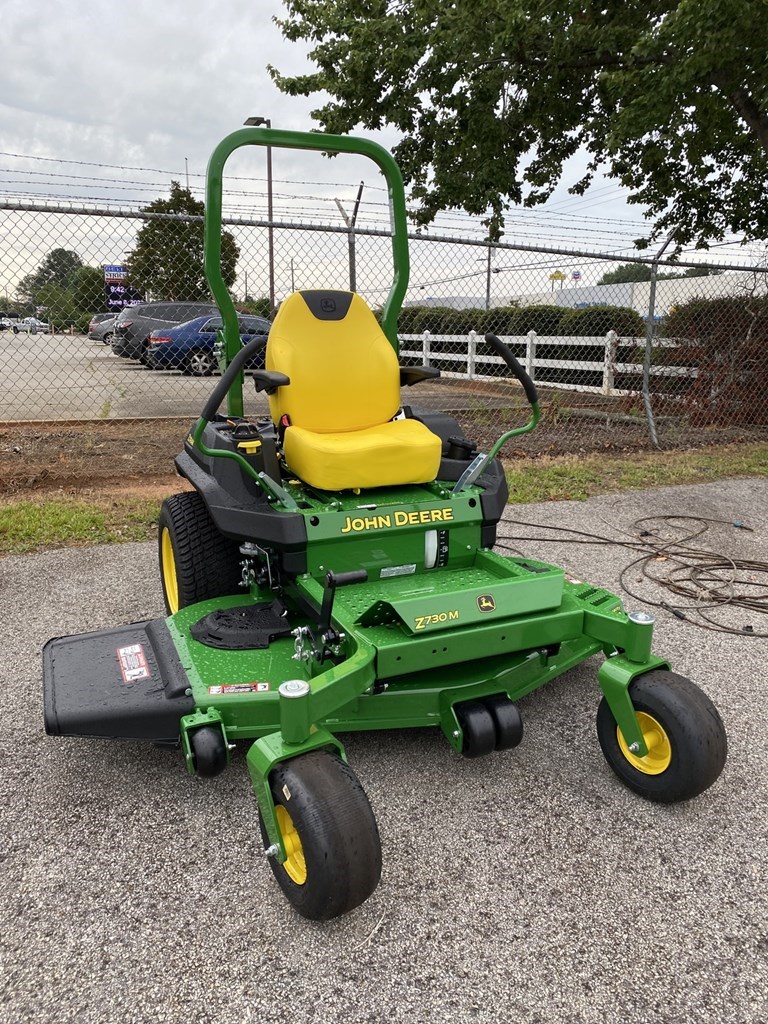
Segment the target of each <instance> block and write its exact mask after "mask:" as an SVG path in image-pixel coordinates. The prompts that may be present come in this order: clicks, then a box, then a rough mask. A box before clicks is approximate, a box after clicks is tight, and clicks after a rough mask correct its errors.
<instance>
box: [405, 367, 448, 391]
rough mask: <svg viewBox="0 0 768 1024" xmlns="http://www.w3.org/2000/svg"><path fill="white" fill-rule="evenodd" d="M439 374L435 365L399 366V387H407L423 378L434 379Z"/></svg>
mask: <svg viewBox="0 0 768 1024" xmlns="http://www.w3.org/2000/svg"><path fill="white" fill-rule="evenodd" d="M439 376H440V371H439V370H438V368H437V367H436V366H401V367H400V387H402V388H409V387H411V385H412V384H419V383H420V382H421V381H423V380H435V379H436V378H437V377H439Z"/></svg>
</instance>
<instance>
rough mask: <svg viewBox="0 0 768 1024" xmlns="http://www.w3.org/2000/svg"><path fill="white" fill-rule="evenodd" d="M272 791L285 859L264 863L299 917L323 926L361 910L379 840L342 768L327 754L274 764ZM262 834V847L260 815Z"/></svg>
mask: <svg viewBox="0 0 768 1024" xmlns="http://www.w3.org/2000/svg"><path fill="white" fill-rule="evenodd" d="M269 782H270V787H271V790H272V797H273V799H274V802H275V809H276V811H277V814H278V823H279V824H280V830H281V833H282V836H283V842H284V844H285V846H286V852H287V853H288V859H287V860H286V862H285V863H284V864H280V863H278V862H277V861H276V860H275V859H271V860H270V866H271V868H272V872H273V874H274V876H275V879H276V880H277V884H278V885H279V886H280V888H281V889H282V891H283V894H284V895H285V896H286V897H287V899H288V901H289V902H290V903H291V905H292V906H293V907H294V908H295V909H296V910H297V911H298V913H299V914H301V915H302V917H306V918H309V920H311V921H327V920H329V919H330V918H332V917H339V916H340V915H341V914H346V913H348V911H350V910H354V909H355V907H359V906H360V904H361V903H363V902H364V901H365V900H366V899H368V897H369V896H370V895H371V893H372V892H373V891H374V889H375V888H376V886H377V885H378V884H379V878H380V877H381V841H380V839H379V830H378V827H377V825H376V819H375V818H374V816H373V811H372V810H371V805H370V803H369V802H368V797H367V796H366V795H365V791H364V790H363V787H362V786H361V785H360V782H359V781H358V778H357V776H356V775H355V773H354V772H353V770H352V769H351V768H350V767H349V765H348V764H345V762H344V761H342V760H340V758H338V757H337V756H335V755H334V754H331V753H329V752H328V751H326V750H314V751H312V752H310V753H309V754H302V755H301V756H300V757H295V758H292V759H291V760H290V761H283V762H281V763H280V764H278V765H277V766H276V767H275V768H274V769H273V770H272V773H271V775H270V779H269ZM259 822H260V825H261V834H262V838H263V839H264V842H265V845H266V843H267V835H266V830H265V828H264V823H263V821H262V820H261V815H259Z"/></svg>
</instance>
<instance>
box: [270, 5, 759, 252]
mask: <svg viewBox="0 0 768 1024" xmlns="http://www.w3.org/2000/svg"><path fill="white" fill-rule="evenodd" d="M284 2H285V4H286V7H287V12H288V16H287V17H286V18H285V19H284V20H282V21H279V24H280V26H281V28H282V31H283V34H284V35H285V36H286V38H287V39H290V40H300V39H303V40H307V41H309V42H310V43H311V44H312V47H313V48H312V50H311V52H310V56H311V58H312V59H313V60H314V62H315V64H316V65H317V71H315V72H314V73H312V74H308V75H300V76H286V75H281V74H280V73H279V71H278V70H276V69H275V68H272V67H270V73H271V74H272V76H273V78H274V80H275V81H276V83H277V85H278V86H279V87H280V88H281V89H282V90H283V91H284V92H287V93H289V94H291V95H305V96H307V95H311V94H313V93H315V92H318V91H325V92H326V93H327V94H329V95H330V97H331V98H330V99H329V100H328V102H327V103H325V104H324V105H323V106H322V107H320V108H319V109H318V110H316V111H315V112H314V116H315V117H316V118H317V119H318V120H319V122H320V123H321V125H322V126H323V127H324V128H325V129H326V130H327V131H330V132H335V133H341V134H343V133H346V132H349V131H351V130H354V129H355V128H357V127H358V126H363V127H364V128H367V129H379V128H382V127H383V126H384V125H387V124H389V125H393V126H394V127H395V128H397V129H398V131H399V132H400V133H401V135H402V141H401V142H400V143H399V145H398V146H397V147H396V150H395V155H396V157H397V159H398V161H399V163H400V167H401V169H402V171H403V174H404V177H405V179H406V181H407V182H409V183H410V186H411V195H412V198H413V199H414V200H415V201H416V203H417V205H418V209H417V213H416V219H417V220H418V221H420V222H422V223H427V222H429V221H430V220H431V219H433V217H434V216H435V214H436V213H437V212H438V211H440V210H443V209H447V208H450V207H458V208H463V209H464V210H466V211H467V212H469V213H472V214H486V213H487V212H488V211H490V215H489V221H488V223H489V227H490V230H491V234H492V237H495V236H497V235H498V233H499V232H500V231H501V228H502V226H503V219H504V218H503V212H504V209H505V207H506V205H508V204H509V203H510V202H511V203H520V202H525V204H526V205H529V206H534V205H536V204H537V203H541V202H544V201H545V200H546V199H547V198H548V196H549V195H551V193H552V191H553V189H554V188H555V186H556V185H557V183H558V182H559V180H560V178H561V177H562V172H563V164H564V162H565V161H566V160H567V159H568V158H569V157H572V156H573V155H574V154H576V153H578V152H585V151H586V153H587V154H588V157H589V163H588V166H587V170H586V173H585V174H584V176H583V177H582V178H581V179H580V180H579V181H578V182H577V183H576V184H574V185H572V186H571V189H570V191H571V192H573V193H575V194H578V195H580V194H582V193H583V192H584V191H585V190H586V188H587V187H588V185H589V183H590V181H591V180H592V178H593V177H594V175H595V173H596V172H597V171H598V170H601V171H603V172H605V173H607V174H608V176H609V177H611V178H614V179H616V180H617V181H618V182H620V183H621V184H622V185H624V186H626V187H627V188H628V189H630V190H631V199H630V202H635V203H639V204H642V205H643V206H645V207H646V208H647V211H648V216H649V217H650V218H651V219H652V220H653V227H652V229H651V230H650V232H649V237H648V238H645V239H639V240H638V242H637V244H638V246H640V247H644V246H645V245H647V244H648V242H649V241H650V240H652V239H654V238H656V237H657V236H659V235H662V234H663V235H666V234H667V233H669V232H670V231H671V230H672V229H673V228H676V234H675V244H676V246H677V247H678V248H679V247H680V246H682V245H684V244H688V243H689V242H694V243H695V244H696V245H697V246H699V247H706V242H707V240H708V239H714V238H722V237H723V235H724V234H725V233H726V232H727V231H733V232H736V233H737V234H742V233H743V234H744V235H745V236H746V237H747V238H765V237H767V236H768V204H766V203H765V201H764V197H765V195H766V192H768V60H766V53H768V16H767V15H768V5H767V4H766V0H752V2H749V0H603V2H601V3H594V2H592V0H558V3H552V0H471V2H469V0H454V2H452V3H450V4H436V3H433V2H428V0H333V2H329V0H284Z"/></svg>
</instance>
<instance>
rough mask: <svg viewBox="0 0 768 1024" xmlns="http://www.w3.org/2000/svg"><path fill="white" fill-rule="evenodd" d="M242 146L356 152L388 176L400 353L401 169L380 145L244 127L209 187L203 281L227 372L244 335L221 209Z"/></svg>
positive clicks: (233, 410) (237, 382)
mask: <svg viewBox="0 0 768 1024" xmlns="http://www.w3.org/2000/svg"><path fill="white" fill-rule="evenodd" d="M241 146H274V147H275V148H276V149H316V150H320V151H321V152H324V153H354V154H357V155H359V156H367V157H369V158H370V159H371V160H373V162H374V163H375V164H377V165H378V167H379V168H380V169H381V171H382V173H383V174H384V178H385V179H386V182H387V188H388V191H389V202H390V212H391V217H392V259H393V271H394V273H393V281H392V287H391V289H390V291H389V295H388V296H387V300H386V302H385V303H384V310H383V314H382V321H381V326H382V329H383V331H384V333H385V335H386V336H387V338H388V340H389V343H390V344H391V345H392V348H393V349H394V350H395V352H396V353H397V352H398V351H399V344H398V338H397V317H398V314H399V313H400V307H401V306H402V303H403V298H404V297H405V293H406V290H407V288H408V275H409V268H410V265H409V260H408V227H407V219H406V211H405V190H404V189H403V179H402V176H401V174H400V168H399V167H398V166H397V164H396V163H395V161H394V159H393V157H392V156H391V154H390V153H388V152H387V150H386V149H384V148H383V147H382V146H380V145H379V144H378V143H377V142H371V141H370V139H361V138H356V137H354V136H343V135H326V134H324V133H322V132H293V131H283V130H281V129H278V128H240V129H239V130H238V131H236V132H232V134H231V135H228V136H227V137H226V138H225V139H222V141H221V142H220V143H219V144H218V146H217V147H216V148H215V149H214V151H213V153H212V154H211V158H210V160H209V161H208V171H207V177H206V186H205V276H206V278H207V279H208V284H209V286H210V289H211V292H212V293H213V297H214V299H215V300H216V304H217V305H218V307H219V310H220V312H221V317H222V320H223V322H224V368H225V367H226V366H228V365H229V364H230V363H231V362H232V360H233V359H234V358H235V355H236V354H237V353H238V352H239V351H240V347H241V346H240V331H239V328H238V323H237V312H236V310H235V306H234V303H233V302H232V296H231V295H230V294H229V290H228V288H227V286H226V284H225V283H224V278H223V277H222V274H221V227H222V225H221V207H222V192H223V178H224V165H225V164H226V162H227V160H228V159H229V157H230V156H231V155H232V153H233V152H234V151H235V150H236V149H239V148H240V147H241ZM227 411H228V413H229V415H230V416H242V415H243V374H242V372H239V373H238V374H237V375H236V377H235V379H234V380H233V382H232V384H231V385H230V388H229V390H228V393H227Z"/></svg>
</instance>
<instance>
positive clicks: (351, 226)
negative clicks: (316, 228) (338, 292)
mask: <svg viewBox="0 0 768 1024" xmlns="http://www.w3.org/2000/svg"><path fill="white" fill-rule="evenodd" d="M364 186H365V182H364V181H361V182H360V188H359V189H358V190H357V199H355V206H354V209H353V210H352V216H351V217H348V216H347V213H346V210H345V209H344V207H343V206H342V205H341V200H340V199H337V200H336V205H337V206H338V208H339V212H340V213H341V216H342V217H343V218H344V223H345V224H346V225H347V241H348V243H349V290H350V291H351V292H356V291H357V264H356V261H355V222H356V221H357V211H358V210H359V209H360V197H361V196H362V194H363V187H364Z"/></svg>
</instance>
